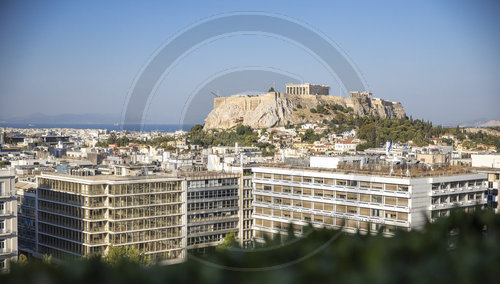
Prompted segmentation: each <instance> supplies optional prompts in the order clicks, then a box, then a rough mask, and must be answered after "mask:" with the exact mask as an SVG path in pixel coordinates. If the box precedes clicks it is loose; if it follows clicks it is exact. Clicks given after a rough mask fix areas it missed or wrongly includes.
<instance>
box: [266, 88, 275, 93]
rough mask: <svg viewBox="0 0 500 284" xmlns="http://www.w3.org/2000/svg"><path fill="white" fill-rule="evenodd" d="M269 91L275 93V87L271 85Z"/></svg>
mask: <svg viewBox="0 0 500 284" xmlns="http://www.w3.org/2000/svg"><path fill="white" fill-rule="evenodd" d="M267 92H268V93H274V92H275V91H274V88H273V87H271V88H269V91H267Z"/></svg>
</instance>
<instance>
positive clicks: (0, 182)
mask: <svg viewBox="0 0 500 284" xmlns="http://www.w3.org/2000/svg"><path fill="white" fill-rule="evenodd" d="M14 184H15V173H14V170H7V169H0V273H1V272H5V271H8V270H9V269H10V262H11V261H16V260H17V251H18V250H17V202H16V192H15V187H14Z"/></svg>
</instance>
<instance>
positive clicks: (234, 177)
mask: <svg viewBox="0 0 500 284" xmlns="http://www.w3.org/2000/svg"><path fill="white" fill-rule="evenodd" d="M184 178H185V181H186V187H187V249H188V250H189V251H190V252H192V253H196V254H203V253H205V252H206V251H207V250H206V249H207V248H209V247H214V246H217V245H218V244H219V243H220V242H221V241H222V240H223V239H224V238H225V236H226V235H227V234H229V233H231V232H232V231H234V232H235V234H236V236H237V237H239V230H238V223H239V218H240V206H239V183H238V180H239V175H238V174H235V173H223V172H199V173H196V172H192V173H187V174H185V175H184Z"/></svg>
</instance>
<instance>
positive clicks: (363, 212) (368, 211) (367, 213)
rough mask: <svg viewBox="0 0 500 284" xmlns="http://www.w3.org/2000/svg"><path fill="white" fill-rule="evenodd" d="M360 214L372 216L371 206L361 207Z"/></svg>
mask: <svg viewBox="0 0 500 284" xmlns="http://www.w3.org/2000/svg"><path fill="white" fill-rule="evenodd" d="M359 215H363V216H370V209H369V208H359Z"/></svg>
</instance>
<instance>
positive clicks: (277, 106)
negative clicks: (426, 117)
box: [205, 92, 406, 129]
mask: <svg viewBox="0 0 500 284" xmlns="http://www.w3.org/2000/svg"><path fill="white" fill-rule="evenodd" d="M331 104H337V105H341V106H343V107H345V108H347V107H351V108H352V109H353V110H354V113H355V114H357V115H361V116H362V115H378V116H380V117H384V118H404V117H405V116H406V114H405V111H404V109H403V106H402V105H401V103H399V102H389V101H384V100H382V99H378V98H372V96H371V94H369V93H358V92H351V94H350V97H349V98H343V97H335V96H327V95H290V94H285V93H279V92H271V93H266V94H260V95H256V96H250V95H236V96H231V97H220V98H215V99H214V108H213V110H212V111H211V112H210V113H209V114H208V116H207V118H206V119H205V129H214V128H231V127H233V126H236V125H237V124H239V123H241V124H244V125H248V126H251V127H253V128H267V127H274V126H283V125H286V124H287V122H290V123H291V124H298V123H315V122H318V121H322V120H323V119H329V118H333V117H334V116H335V114H334V113H333V112H330V114H318V113H311V112H310V109H311V108H316V106H317V105H325V106H326V105H331Z"/></svg>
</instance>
